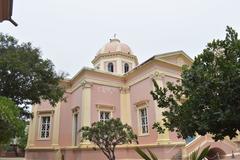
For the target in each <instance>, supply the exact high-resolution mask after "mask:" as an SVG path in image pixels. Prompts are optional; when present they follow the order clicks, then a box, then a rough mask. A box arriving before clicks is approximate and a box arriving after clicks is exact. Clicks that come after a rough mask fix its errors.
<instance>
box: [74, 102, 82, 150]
mask: <svg viewBox="0 0 240 160" xmlns="http://www.w3.org/2000/svg"><path fill="white" fill-rule="evenodd" d="M79 111H80V107H79V106H77V107H74V108H73V109H72V145H73V146H77V145H78V142H77V140H78V139H79V134H77V135H76V132H77V133H78V131H76V130H75V129H76V128H75V126H76V124H75V116H76V115H77V130H78V129H80V128H81V126H80V125H81V124H80V121H79V119H80V118H79V116H80V114H79Z"/></svg>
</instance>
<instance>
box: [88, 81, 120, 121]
mask: <svg viewBox="0 0 240 160" xmlns="http://www.w3.org/2000/svg"><path fill="white" fill-rule="evenodd" d="M91 89H92V90H91V91H92V92H91V123H93V122H96V121H98V120H99V115H98V112H97V108H96V106H97V104H101V105H109V106H114V111H113V117H114V118H120V89H119V88H116V87H109V86H104V85H98V84H93V86H92V88H91Z"/></svg>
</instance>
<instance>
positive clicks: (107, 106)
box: [96, 104, 114, 121]
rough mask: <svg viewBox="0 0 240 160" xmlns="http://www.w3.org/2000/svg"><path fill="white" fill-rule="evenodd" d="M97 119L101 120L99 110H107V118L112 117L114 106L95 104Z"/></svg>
mask: <svg viewBox="0 0 240 160" xmlns="http://www.w3.org/2000/svg"><path fill="white" fill-rule="evenodd" d="M96 107H97V113H98V121H100V120H101V117H100V116H101V112H109V113H110V115H109V119H111V118H113V112H114V106H110V105H102V104H97V106H96Z"/></svg>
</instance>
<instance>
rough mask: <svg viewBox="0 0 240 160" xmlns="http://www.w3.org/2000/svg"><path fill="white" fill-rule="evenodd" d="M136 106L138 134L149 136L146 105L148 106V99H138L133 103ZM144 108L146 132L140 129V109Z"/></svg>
mask: <svg viewBox="0 0 240 160" xmlns="http://www.w3.org/2000/svg"><path fill="white" fill-rule="evenodd" d="M135 105H136V108H137V122H138V136H149V135H150V130H149V111H148V107H149V101H148V100H143V101H139V102H137V103H135ZM145 108H146V112H147V115H146V116H147V117H146V118H147V131H148V132H147V133H143V130H142V119H141V115H140V110H142V109H145Z"/></svg>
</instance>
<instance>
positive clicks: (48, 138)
mask: <svg viewBox="0 0 240 160" xmlns="http://www.w3.org/2000/svg"><path fill="white" fill-rule="evenodd" d="M43 117H49V118H50V119H49V130H48V132H49V136H48V137H42V136H41V135H42V118H43ZM52 118H53V116H52V114H51V113H45V114H39V116H38V119H39V121H38V124H39V125H38V140H50V139H51V134H52V127H53V126H52V124H53V123H52Z"/></svg>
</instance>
